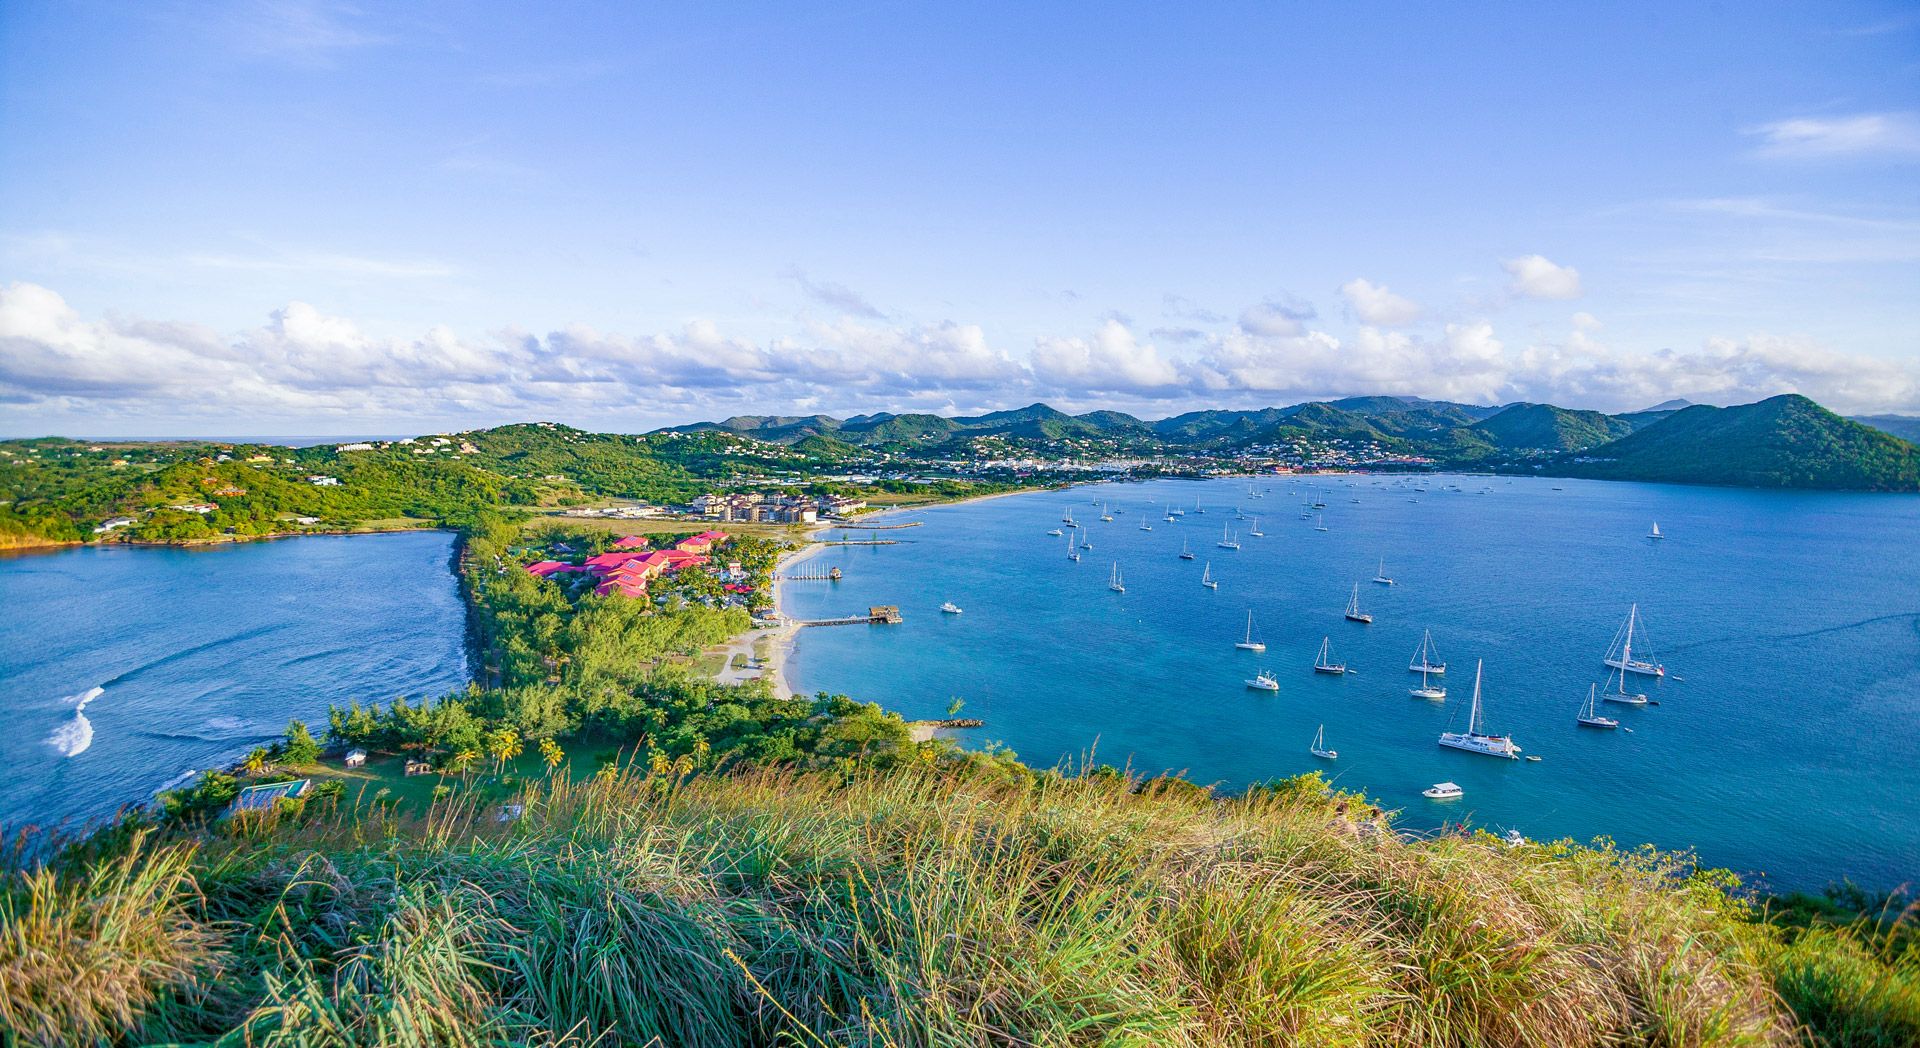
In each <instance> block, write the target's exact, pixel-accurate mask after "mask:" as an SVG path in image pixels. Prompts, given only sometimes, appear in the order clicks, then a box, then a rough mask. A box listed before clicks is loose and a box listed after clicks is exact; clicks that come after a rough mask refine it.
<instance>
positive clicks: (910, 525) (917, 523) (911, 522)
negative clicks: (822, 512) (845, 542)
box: [831, 520, 926, 531]
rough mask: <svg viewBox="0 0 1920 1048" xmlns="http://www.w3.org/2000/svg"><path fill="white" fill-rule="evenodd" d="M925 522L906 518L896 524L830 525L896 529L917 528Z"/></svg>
mask: <svg viewBox="0 0 1920 1048" xmlns="http://www.w3.org/2000/svg"><path fill="white" fill-rule="evenodd" d="M925 523H926V521H924V520H907V521H902V522H900V523H898V524H833V525H831V526H832V527H834V528H837V529H840V530H843V531H854V530H860V531H897V530H899V529H901V528H917V527H919V526H920V525H922V524H925Z"/></svg>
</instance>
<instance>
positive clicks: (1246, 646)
mask: <svg viewBox="0 0 1920 1048" xmlns="http://www.w3.org/2000/svg"><path fill="white" fill-rule="evenodd" d="M1233 646H1234V647H1236V648H1239V649H1240V650H1241V651H1265V650H1267V645H1266V642H1265V641H1258V640H1254V639H1253V609H1252V608H1248V609H1247V639H1245V640H1237V641H1234V642H1233Z"/></svg>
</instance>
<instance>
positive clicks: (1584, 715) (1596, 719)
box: [1577, 684, 1620, 728]
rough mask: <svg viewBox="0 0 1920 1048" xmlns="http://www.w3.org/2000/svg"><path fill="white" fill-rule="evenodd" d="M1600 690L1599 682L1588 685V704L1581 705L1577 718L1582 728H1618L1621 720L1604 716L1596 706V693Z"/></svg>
mask: <svg viewBox="0 0 1920 1048" xmlns="http://www.w3.org/2000/svg"><path fill="white" fill-rule="evenodd" d="M1599 690H1600V686H1599V685H1598V684H1589V685H1587V704H1586V705H1585V706H1582V707H1580V716H1579V717H1578V718H1577V720H1578V721H1579V723H1580V726H1581V727H1582V728H1618V727H1619V726H1620V722H1619V721H1617V720H1614V719H1613V718H1612V717H1602V716H1600V714H1599V712H1598V711H1597V710H1595V709H1594V708H1593V707H1594V703H1593V700H1594V694H1595V693H1596V692H1598V691H1599Z"/></svg>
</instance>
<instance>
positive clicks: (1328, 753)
mask: <svg viewBox="0 0 1920 1048" xmlns="http://www.w3.org/2000/svg"><path fill="white" fill-rule="evenodd" d="M1307 752H1308V753H1311V754H1313V755H1314V756H1315V757H1319V758H1321V759H1322V760H1336V759H1338V758H1339V756H1340V752H1339V751H1338V750H1330V749H1328V748H1327V726H1326V725H1324V724H1322V725H1320V730H1319V731H1316V732H1314V733H1313V745H1312V746H1309V747H1307Z"/></svg>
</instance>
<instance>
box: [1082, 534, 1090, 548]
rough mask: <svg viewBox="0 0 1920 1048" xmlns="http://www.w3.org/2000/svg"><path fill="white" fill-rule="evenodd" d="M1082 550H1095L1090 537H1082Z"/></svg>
mask: <svg viewBox="0 0 1920 1048" xmlns="http://www.w3.org/2000/svg"><path fill="white" fill-rule="evenodd" d="M1080 548H1081V549H1092V548H1093V539H1092V538H1091V537H1088V536H1082V537H1081V539H1080Z"/></svg>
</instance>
